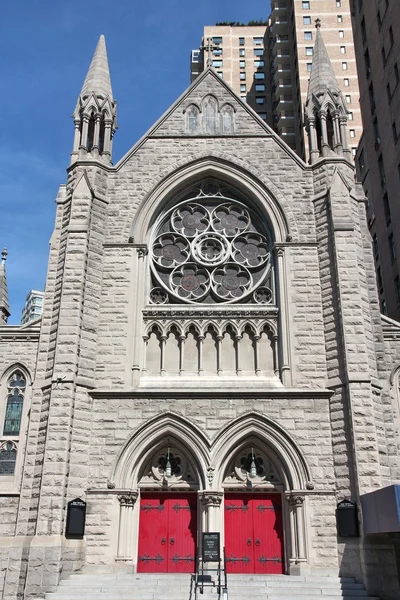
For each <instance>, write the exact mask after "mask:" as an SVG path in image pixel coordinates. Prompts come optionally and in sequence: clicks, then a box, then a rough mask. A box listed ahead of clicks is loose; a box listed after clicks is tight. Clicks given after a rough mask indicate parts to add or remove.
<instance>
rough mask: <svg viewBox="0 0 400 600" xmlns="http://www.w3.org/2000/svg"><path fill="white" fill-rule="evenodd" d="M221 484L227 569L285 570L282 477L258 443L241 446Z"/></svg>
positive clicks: (237, 570) (260, 572)
mask: <svg viewBox="0 0 400 600" xmlns="http://www.w3.org/2000/svg"><path fill="white" fill-rule="evenodd" d="M223 486H224V488H225V498H224V530H225V552H226V561H227V570H228V572H230V573H256V574H282V573H284V572H285V561H284V539H283V514H282V490H283V485H282V478H281V476H280V474H279V469H278V468H277V467H276V465H275V464H274V462H273V460H272V459H271V457H270V456H268V455H267V453H266V452H265V451H264V450H263V449H262V448H261V447H260V445H254V443H253V444H252V445H249V444H247V445H244V446H243V448H242V449H241V450H239V451H238V452H237V453H236V454H235V456H234V458H233V459H232V460H231V461H230V463H229V465H228V469H227V471H226V474H225V477H224V482H223Z"/></svg>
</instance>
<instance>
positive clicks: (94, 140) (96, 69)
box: [71, 35, 117, 162]
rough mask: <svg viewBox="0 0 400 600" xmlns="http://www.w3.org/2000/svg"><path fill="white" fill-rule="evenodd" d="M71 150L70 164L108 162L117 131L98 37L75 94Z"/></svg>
mask: <svg viewBox="0 0 400 600" xmlns="http://www.w3.org/2000/svg"><path fill="white" fill-rule="evenodd" d="M72 116H73V119H74V123H75V138H74V148H73V151H72V155H71V162H75V161H76V160H79V159H80V158H84V159H85V160H87V159H88V158H95V159H99V158H100V159H102V160H104V161H105V162H111V152H112V140H113V137H114V133H115V130H116V128H117V110H116V102H115V100H114V98H113V93H112V87H111V78H110V70H109V67H108V59H107V50H106V42H105V39H104V35H101V36H100V39H99V41H98V43H97V47H96V50H95V53H94V55H93V58H92V62H91V63H90V67H89V70H88V72H87V75H86V78H85V81H84V83H83V86H82V90H81V93H80V94H79V98H78V102H77V104H76V108H75V111H74V114H73V115H72Z"/></svg>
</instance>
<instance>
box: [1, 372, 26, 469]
mask: <svg viewBox="0 0 400 600" xmlns="http://www.w3.org/2000/svg"><path fill="white" fill-rule="evenodd" d="M25 391H26V378H25V376H24V374H23V373H22V371H20V370H19V369H17V370H15V371H14V372H13V373H12V375H11V376H10V377H9V378H8V379H7V384H6V401H5V411H4V418H3V423H2V432H1V434H2V439H1V440H0V475H13V474H14V471H15V463H16V459H17V445H18V440H19V436H20V431H21V422H22V409H23V404H24V398H25Z"/></svg>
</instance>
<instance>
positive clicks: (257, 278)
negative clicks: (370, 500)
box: [0, 32, 400, 600]
mask: <svg viewBox="0 0 400 600" xmlns="http://www.w3.org/2000/svg"><path fill="white" fill-rule="evenodd" d="M316 44H319V46H318V48H317V47H316V52H315V54H314V63H315V65H316V64H317V62H318V60H320V61H321V68H320V69H317V68H315V70H314V69H313V73H314V79H313V80H312V85H311V84H310V88H311V91H310V95H309V101H308V109H307V127H308V129H309V132H310V146H311V149H312V153H311V154H312V164H310V165H307V164H305V163H304V162H303V161H302V160H301V159H299V158H298V157H297V156H296V155H295V154H294V153H293V152H292V151H291V150H290V149H289V148H288V147H287V146H286V145H285V143H284V142H283V141H282V140H281V139H280V138H279V137H278V136H277V135H276V134H275V133H274V132H273V131H272V130H271V129H270V128H269V127H268V126H267V125H266V124H265V123H263V122H262V121H261V120H260V119H259V118H258V117H257V115H256V114H255V113H254V112H253V111H252V110H251V109H250V108H248V107H247V106H246V105H245V104H243V103H242V102H241V101H240V100H239V99H238V98H237V97H236V96H235V94H234V93H233V92H232V91H231V90H230V89H229V87H228V86H227V85H226V84H225V83H224V82H223V81H221V80H220V79H219V77H218V76H217V74H216V73H215V72H214V71H213V70H212V69H211V68H209V69H207V70H206V71H205V72H204V73H203V74H202V75H201V76H200V77H199V78H198V79H197V80H196V81H195V82H194V84H192V86H191V87H190V88H189V89H188V90H187V91H186V92H185V93H184V94H183V95H182V96H181V97H180V98H179V99H178V100H177V102H176V103H175V104H174V105H173V106H172V107H171V108H170V109H169V110H168V111H167V113H166V114H165V115H164V116H163V117H162V118H161V119H160V120H159V121H158V122H157V123H156V124H155V125H154V126H153V127H152V128H151V130H150V131H149V132H148V133H147V134H146V135H145V136H144V137H143V138H142V139H141V140H140V141H139V142H138V143H137V144H136V145H135V146H134V147H133V148H132V149H131V150H130V151H129V152H128V153H127V154H126V155H125V156H124V157H123V158H122V159H121V160H120V161H119V162H118V163H117V164H116V165H113V164H112V162H111V156H112V139H113V136H114V132H115V129H116V103H115V101H114V98H113V94H112V88H111V83H110V77H109V72H108V64H107V56H106V51H105V43H104V38H103V37H102V38H100V41H99V44H98V46H97V49H96V53H95V55H94V58H93V60H92V64H91V66H90V69H89V72H88V75H87V77H86V80H85V83H84V86H83V89H82V92H81V94H80V96H79V99H78V104H77V107H76V110H75V113H74V123H75V139H74V146H73V152H72V159H71V164H70V166H69V168H68V177H67V183H66V185H61V186H60V190H59V192H58V195H57V199H56V220H55V228H54V233H53V235H52V238H51V243H50V256H49V266H48V273H47V280H46V294H45V303H44V311H43V316H42V318H41V319H40V320H39V321H37V322H34V323H33V324H30V325H29V324H28V325H25V326H20V327H18V326H10V325H7V324H6V321H7V317H8V316H9V308H8V302H7V288H6V282H5V258H4V260H3V262H2V266H1V271H0V292H1V298H0V311H1V314H2V318H3V321H4V325H2V326H0V426H1V432H0V435H1V437H0V506H1V510H0V532H1V536H2V537H1V540H0V590H1V592H2V598H4V599H9V600H11V599H14V598H42V597H44V593H45V592H50V591H54V590H55V589H56V587H57V585H58V583H59V581H60V579H63V578H64V577H66V575H67V574H69V573H71V572H78V571H82V570H84V571H85V570H86V571H97V572H106V573H107V572H114V571H119V570H120V571H129V572H137V571H139V572H147V571H151V572H157V571H164V572H165V571H166V572H171V571H176V572H181V571H185V570H186V571H187V570H189V571H193V569H194V556H195V552H196V547H197V545H198V543H199V540H200V534H201V532H204V531H219V532H220V533H221V540H222V541H221V543H222V545H224V546H225V550H226V553H227V558H228V566H229V568H230V569H231V571H232V572H237V573H240V572H250V573H266V574H268V573H276V574H278V573H286V574H292V575H296V574H308V573H312V574H323V575H333V576H334V575H338V574H339V573H340V574H341V575H343V576H354V577H356V578H357V579H358V580H359V581H362V582H363V583H364V584H365V586H366V588H367V589H368V590H369V591H370V592H373V593H376V594H379V595H380V597H381V598H395V597H398V596H397V594H398V589H399V582H398V575H397V568H398V567H399V564H397V562H396V561H397V559H398V553H399V548H398V541H397V538H396V531H394V530H391V531H383V532H380V533H376V534H367V533H365V532H364V523H363V513H362V511H361V504H360V502H361V499H362V497H363V496H364V495H366V494H369V493H370V492H374V491H379V490H381V489H382V488H385V487H389V486H392V485H393V484H396V483H397V482H398V481H399V478H400V460H399V457H400V454H399V409H400V403H399V368H400V367H399V365H400V324H399V323H396V322H394V321H390V320H389V319H387V318H385V317H383V316H382V315H381V314H380V311H379V304H378V296H377V290H376V282H375V271H374V265H373V257H372V251H371V240H370V236H369V232H368V228H367V223H366V218H365V198H364V195H363V193H362V188H361V187H360V185H359V184H358V183H356V182H355V177H354V168H353V165H352V163H351V161H350V157H349V152H348V148H347V144H346V109H345V108H344V104H343V101H342V98H341V97H340V93H336V91H335V86H334V84H332V81H333V80H332V79H329V77H328V79H327V80H329V87H328V86H327V85H326V83H324V77H325V76H330V75H331V71H330V70H329V69H330V65H329V59H327V55H326V51H325V54H324V45H323V41H322V37H321V35H320V33H319V32H318V34H317V42H316ZM75 498H80V499H82V500H84V501H85V502H86V503H87V512H86V529H85V535H84V537H83V538H82V539H70V538H67V537H66V536H65V528H66V514H67V504H68V502H69V501H71V500H73V499H75ZM343 499H350V500H351V501H353V502H354V503H355V505H356V506H357V507H358V518H359V527H360V534H359V536H358V537H339V536H338V530H337V524H336V509H337V504H338V503H339V502H340V501H341V500H343ZM253 509H254V511H257V510H258V511H259V512H258V513H256V512H255V513H254V515H257V518H255V517H254V520H253V523H254V529H253V533H254V536H253V537H252V536H250V537H248V534H246V531H247V530H246V527H247V525H246V523H247V522H245V519H246V518H247V516H246V515H249V514H250V512H251V511H252V510H253ZM168 511H170V512H171V518H170V521H169V523H170V525H168V524H167V525H166V537H165V538H160V539H159V540H156V539H154V540H152V541H151V542H148V541H146V540H148V538H149V535H150V537H151V528H152V525H151V524H152V523H154V522H155V520H154V519H162V518H163V516H164V515H166V514H167V512H168ZM174 511H175V512H174ZM149 515H151V519H152V520H150V521H149V519H148V516H149ZM181 515H183V516H182V519H183V520H182V521H180V519H181ZM185 515H186V516H187V515H190V519H191V520H190V523H188V521H187V519H186V521H185V518H186V517H185ZM175 521H176V522H180V523H181V528H180V529H179V527H177V528H176V532H175V533H174V534H173V535H172V534H171V527H172V526H173V525H171V523H175ZM160 522H161V521H160ZM241 524H243V532H242V529H241V527H242V525H241ZM174 526H175V525H174ZM146 528H147V530H146ZM185 528H186V530H187V531H190V535H189V538H188V536H187V531H186V532H185V531H183V529H185ZM145 530H146V532H147V537H146V536H145V535H144V533H143V532H144V531H145ZM265 532H266V533H265ZM265 535H266V536H267V537H266V538H265ZM185 536H186V537H185ZM241 536H242V537H243V536H244V537H243V540H241V539H240V538H241ZM246 536H247V537H246ZM263 536H264V537H263ZM181 538H182V539H181ZM253 538H254V539H253ZM267 538H268V540H269V541H268V540H267ZM266 540H267V541H266ZM249 542H250V543H249ZM241 543H243V544H242V546H240V544H241ZM268 544H270V546H268ZM169 546H174V553H173V554H168V552H167V550H168V551H169V550H170V548H169ZM258 547H260V552H261V550H262V553H261V554H260V553H258V554H257V552H258ZM171 557H172V558H171Z"/></svg>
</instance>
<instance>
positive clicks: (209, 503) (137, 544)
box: [108, 414, 313, 573]
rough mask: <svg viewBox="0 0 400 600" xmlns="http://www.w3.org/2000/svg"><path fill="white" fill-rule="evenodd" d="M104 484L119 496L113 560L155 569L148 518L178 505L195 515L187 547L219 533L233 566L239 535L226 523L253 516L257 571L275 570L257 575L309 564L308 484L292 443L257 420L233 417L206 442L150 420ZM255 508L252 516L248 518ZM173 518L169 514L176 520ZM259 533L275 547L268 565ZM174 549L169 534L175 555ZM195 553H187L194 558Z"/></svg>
mask: <svg viewBox="0 0 400 600" xmlns="http://www.w3.org/2000/svg"><path fill="white" fill-rule="evenodd" d="M145 441H146V442H145ZM142 442H145V443H146V447H143V446H142ZM108 486H109V488H111V489H113V490H116V491H117V495H118V500H119V505H120V511H119V535H118V549H117V560H118V561H125V562H130V563H133V564H134V565H136V567H137V569H138V570H142V571H146V570H147V569H150V570H154V569H156V570H157V566H156V565H154V564H150V563H151V560H152V559H151V558H150V557H151V556H152V552H153V553H154V552H156V551H157V552H158V550H159V552H160V553H161V554H158V555H157V554H155V555H154V556H159V557H160V558H159V560H160V561H161V557H162V556H163V548H161V547H160V548H159V549H158V550H157V543H156V542H155V544H156V546H155V549H154V548H153V550H149V548H147V547H146V543H145V542H144V541H143V531H142V530H143V528H145V527H146V523H147V518H148V515H149V513H152V512H154V514H161V512H163V511H164V510H167V508H168V501H169V500H171V502H172V505H171V510H174V511H177V510H178V509H177V507H178V508H179V507H180V509H181V510H182V511H184V510H185V511H189V510H191V511H192V513H193V514H192V519H191V525H190V528H191V533H190V538H191V539H192V542H190V541H189V547H190V544H191V543H192V545H193V544H194V546H193V548H195V547H197V546H198V544H200V538H201V536H200V535H199V534H200V533H201V532H207V531H219V532H220V533H221V539H222V544H223V545H225V546H226V548H227V556H228V557H229V556H230V557H231V559H232V561H233V563H234V562H235V561H238V563H239V562H240V561H239V559H237V558H232V557H235V556H236V554H235V552H236V550H235V548H234V546H235V543H236V542H235V538H236V537H237V535H239V534H238V533H237V532H236V533H235V534H234V535H233V533H232V523H233V521H232V519H234V520H235V519H236V518H241V519H243V520H244V521H246V519H248V518H252V519H253V521H254V524H253V525H252V526H253V527H254V528H255V530H254V536H255V539H257V543H258V545H260V546H261V547H260V551H262V552H263V554H262V556H264V559H265V561H266V563H265V564H264V565H263V566H262V568H263V569H268V568H269V567H268V564H269V563H268V561H269V560H271V561H272V562H274V566H273V568H274V569H278V570H275V571H274V570H272V571H268V570H267V571H265V570H264V571H260V572H271V573H273V572H276V573H283V572H285V571H287V572H289V571H290V568H291V566H294V565H297V566H298V565H299V564H301V563H307V560H308V558H307V556H308V548H307V535H306V505H307V500H306V498H307V494H308V493H311V490H312V489H313V483H312V482H311V481H310V474H309V471H308V467H307V465H306V462H305V460H304V458H303V457H302V455H301V453H300V451H299V449H298V448H297V447H296V445H295V444H294V442H293V441H292V440H291V439H290V438H289V437H288V436H287V434H286V433H285V432H284V431H283V430H282V429H281V428H280V427H279V426H277V425H276V424H275V423H273V422H272V421H269V420H268V419H265V418H264V417H262V416H261V415H256V414H251V415H245V416H243V417H241V418H239V419H237V420H236V421H234V422H232V423H231V424H230V425H229V426H228V427H226V428H224V429H223V430H222V431H221V432H220V433H219V434H218V435H217V436H216V438H215V440H214V441H213V442H212V443H209V442H208V440H207V439H206V438H205V437H204V436H203V434H202V433H201V432H200V431H199V430H197V428H196V427H194V426H192V424H191V423H189V422H188V421H187V420H186V419H184V418H183V417H180V416H179V415H172V414H168V415H163V416H162V417H159V418H158V419H154V420H153V421H152V422H150V423H147V424H146V425H145V426H143V427H142V428H140V429H139V431H138V432H136V434H135V435H134V436H133V437H132V439H131V440H129V442H128V443H127V444H126V446H125V447H124V449H123V450H122V452H121V454H120V456H119V458H118V460H117V462H116V465H115V467H114V470H113V474H112V477H111V479H110V480H109V484H108ZM185 503H186V504H185ZM260 503H261V504H260ZM253 505H254V510H256V511H257V513H256V514H255V515H254V517H250V512H251V510H253V509H252V506H253ZM157 511H158V512H157ZM264 512H265V515H264ZM267 515H268V518H267ZM264 516H265V523H264V521H263V520H262V519H264ZM153 518H156V517H153ZM157 518H158V517H157ZM178 518H179V515H177V514H176V513H174V519H175V520H176V519H178ZM182 518H183V517H182ZM160 519H161V517H160ZM193 520H194V521H195V524H193ZM244 527H246V524H244ZM183 528H184V527H183ZM234 529H235V528H234ZM264 529H265V531H264ZM262 531H264V533H265V535H266V536H267V537H268V536H269V538H270V539H272V540H274V539H275V542H271V543H272V544H273V545H274V544H275V550H274V557H275V558H274V561H273V560H272V558H271V559H269V558H268V557H267V554H266V553H267V550H266V546H265V545H264V546H263V538H262V535H263V534H262ZM173 535H174V536H175V535H176V534H175V533H174V534H173ZM246 535H247V536H250V537H249V538H246V544H249V546H250V541H249V540H250V538H251V539H252V535H253V534H251V533H247V534H246ZM145 537H147V536H145ZM163 539H164V538H163ZM165 539H167V540H168V535H167V534H166V538H165ZM193 540H194V541H193ZM260 540H261V541H260ZM167 544H168V541H167ZM179 547H180V546H179V540H178V539H177V538H176V537H175V548H174V549H175V550H177V551H178V554H179ZM193 548H192V550H188V549H186V551H187V552H189V554H190V552H191V553H192V554H193V552H194V551H195V550H193ZM251 552H252V550H251V548H248V552H247V553H245V555H243V556H245V562H246V561H247V560H250V559H251V556H252V555H251ZM189 554H187V555H186V556H189ZM192 554H191V556H192ZM176 556H178V555H177V554H176V555H175V557H176ZM143 557H147V558H145V559H144V558H143ZM187 560H188V559H187ZM261 562H262V560H261ZM175 567H176V565H175ZM192 567H193V565H191V567H190V568H192ZM245 567H246V569H247V567H248V565H245ZM240 568H241V566H240V564H236V563H235V564H232V565H231V572H241V571H240ZM243 568H244V567H243ZM255 568H257V567H255ZM260 568H261V567H260ZM235 569H236V570H235ZM237 569H239V571H238V570H237ZM244 572H245V571H244ZM254 572H258V571H257V570H256V571H254Z"/></svg>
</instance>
